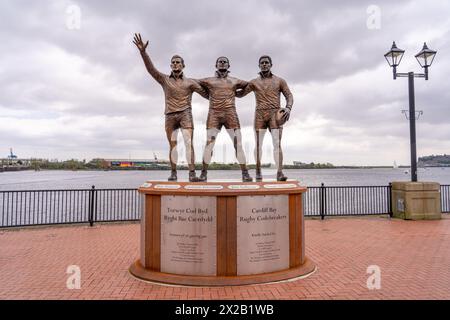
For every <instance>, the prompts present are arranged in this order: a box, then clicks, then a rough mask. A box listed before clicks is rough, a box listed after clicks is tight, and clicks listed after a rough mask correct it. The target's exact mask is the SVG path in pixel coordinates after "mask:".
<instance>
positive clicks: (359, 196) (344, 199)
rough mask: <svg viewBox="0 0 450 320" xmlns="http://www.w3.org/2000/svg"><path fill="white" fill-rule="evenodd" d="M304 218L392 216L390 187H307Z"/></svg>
mask: <svg viewBox="0 0 450 320" xmlns="http://www.w3.org/2000/svg"><path fill="white" fill-rule="evenodd" d="M304 201H305V210H304V211H305V216H320V217H321V218H322V219H323V218H324V217H325V216H345V215H380V214H389V215H390V214H392V210H391V186H390V185H388V186H351V187H328V186H325V185H324V184H323V183H322V185H321V186H320V187H308V192H306V194H305V197H304Z"/></svg>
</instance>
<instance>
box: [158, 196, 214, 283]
mask: <svg viewBox="0 0 450 320" xmlns="http://www.w3.org/2000/svg"><path fill="white" fill-rule="evenodd" d="M216 224H217V220H216V197H200V196H189V197H187V196H161V272H166V273H175V274H186V275H202V276H215V275H216V242H217V240H216V239H217V237H216V228H217V226H216Z"/></svg>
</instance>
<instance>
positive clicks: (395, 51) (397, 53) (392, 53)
mask: <svg viewBox="0 0 450 320" xmlns="http://www.w3.org/2000/svg"><path fill="white" fill-rule="evenodd" d="M404 53H405V50H402V49H399V48H397V46H396V44H395V41H394V42H393V43H392V48H391V50H389V51H388V52H387V53H386V54H385V55H384V57H385V59H386V61H387V62H388V63H389V66H391V67H393V68H395V67H397V66H398V65H399V64H400V61H401V60H402V57H403V54H404Z"/></svg>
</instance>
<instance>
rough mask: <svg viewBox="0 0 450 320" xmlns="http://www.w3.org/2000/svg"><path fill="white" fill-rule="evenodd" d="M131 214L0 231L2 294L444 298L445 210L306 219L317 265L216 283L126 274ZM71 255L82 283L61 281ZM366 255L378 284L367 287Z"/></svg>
mask: <svg viewBox="0 0 450 320" xmlns="http://www.w3.org/2000/svg"><path fill="white" fill-rule="evenodd" d="M138 254H139V225H138V224H133V223H130V224H102V225H97V226H95V227H93V228H90V227H87V226H65V227H40V228H24V229H9V230H1V231H0V299H450V217H448V216H444V219H442V220H439V221H403V220H396V219H389V218H386V217H368V218H363V217H359V218H354V217H352V218H333V219H330V218H328V219H326V220H324V221H320V220H306V254H307V256H308V257H310V258H311V259H312V260H313V261H314V262H316V264H317V266H318V269H317V271H316V272H315V273H314V274H313V275H311V276H309V277H308V278H306V279H300V280H296V281H292V282H284V283H276V284H266V285H250V286H238V287H220V288H217V287H216V288H192V287H177V286H161V285H156V284H150V283H145V282H143V281H140V280H137V279H135V278H133V277H132V276H131V275H130V274H129V273H128V267H129V266H130V264H131V263H132V262H133V261H134V260H135V259H136V258H137V257H138ZM69 265H78V266H79V267H80V268H81V289H79V290H77V289H74V290H69V289H67V287H66V281H67V278H68V276H69V275H68V274H66V270H67V267H68V266H69ZM369 265H377V266H379V267H380V268H381V289H379V290H376V289H375V290H369V289H368V288H367V287H366V281H367V278H368V277H369V274H367V273H366V270H367V267H368V266H369Z"/></svg>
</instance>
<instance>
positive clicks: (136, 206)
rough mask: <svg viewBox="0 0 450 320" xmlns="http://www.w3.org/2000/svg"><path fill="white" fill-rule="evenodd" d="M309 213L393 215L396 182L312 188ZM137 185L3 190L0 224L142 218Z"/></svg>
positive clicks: (444, 201)
mask: <svg viewBox="0 0 450 320" xmlns="http://www.w3.org/2000/svg"><path fill="white" fill-rule="evenodd" d="M303 200H304V202H303V205H304V214H305V216H320V217H321V218H322V219H324V218H325V217H327V216H345V215H355V216H356V215H381V214H388V215H392V208H391V186H390V185H388V186H351V187H333V186H325V185H324V184H323V183H322V185H321V186H319V187H308V192H306V193H305V194H304V198H303ZM142 205H143V203H142V197H141V196H140V195H139V193H138V192H137V189H96V188H95V187H94V186H92V188H91V189H76V190H25V191H0V228H1V227H19V226H33V225H46V224H72V223H89V224H90V225H91V226H92V225H93V224H94V223H95V222H109V221H134V220H139V219H140V217H141V212H142ZM441 207H442V212H446V213H449V212H450V185H442V186H441Z"/></svg>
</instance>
